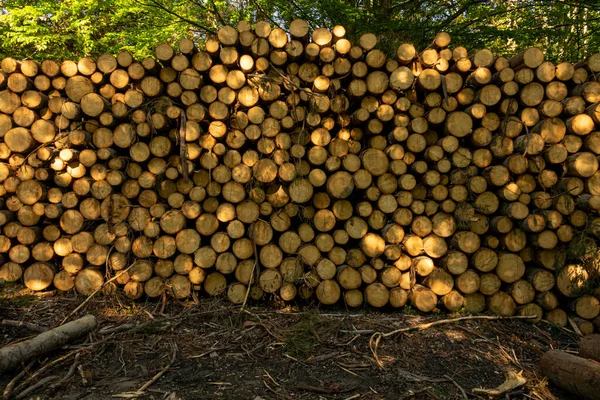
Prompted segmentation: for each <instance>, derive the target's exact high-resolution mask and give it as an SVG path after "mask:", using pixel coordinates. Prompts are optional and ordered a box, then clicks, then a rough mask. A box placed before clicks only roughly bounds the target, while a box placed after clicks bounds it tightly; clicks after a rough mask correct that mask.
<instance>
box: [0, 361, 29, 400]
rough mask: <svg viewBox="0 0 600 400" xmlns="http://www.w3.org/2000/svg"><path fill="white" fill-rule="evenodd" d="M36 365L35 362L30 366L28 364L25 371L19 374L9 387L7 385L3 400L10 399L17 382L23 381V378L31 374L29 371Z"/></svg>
mask: <svg viewBox="0 0 600 400" xmlns="http://www.w3.org/2000/svg"><path fill="white" fill-rule="evenodd" d="M34 363H35V360H33V361H31V362H30V363H29V364H27V365H26V366H25V367H24V368H23V370H22V371H21V372H19V373H18V374H17V376H15V377H14V378H13V379H12V380H11V381H10V382H8V385H6V387H5V388H4V393H2V398H3V399H9V398H10V396H11V394H12V390H13V388H14V387H15V385H16V384H17V382H19V381H20V380H21V378H23V376H25V374H27V373H29V370H30V369H31V367H33V364H34Z"/></svg>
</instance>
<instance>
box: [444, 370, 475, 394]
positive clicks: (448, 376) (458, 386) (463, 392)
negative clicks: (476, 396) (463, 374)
mask: <svg viewBox="0 0 600 400" xmlns="http://www.w3.org/2000/svg"><path fill="white" fill-rule="evenodd" d="M444 378H446V379H448V380H449V381H450V382H452V383H453V384H454V386H456V387H457V388H458V390H460V392H461V393H462V396H463V398H464V399H469V398H468V397H467V392H465V389H463V388H462V386H460V385H459V384H458V382H456V381H455V380H454V379H452V378H451V377H450V375H444Z"/></svg>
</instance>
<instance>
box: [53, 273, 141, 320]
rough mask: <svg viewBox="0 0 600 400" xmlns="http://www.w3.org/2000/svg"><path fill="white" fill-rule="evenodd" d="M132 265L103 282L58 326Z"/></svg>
mask: <svg viewBox="0 0 600 400" xmlns="http://www.w3.org/2000/svg"><path fill="white" fill-rule="evenodd" d="M134 265H135V263H134V264H131V265H130V266H129V267H127V268H125V269H124V270H122V271H119V273H117V274H116V275H115V276H113V277H112V278H110V279H109V280H107V281H106V282H104V284H102V286H100V287H99V288H98V289H96V290H95V291H94V292H93V293H92V294H90V295H89V296H88V297H87V299H85V300H84V301H83V302H82V303H81V304H80V305H78V306H77V307H76V308H75V309H74V310H73V311H71V313H69V315H67V316H66V317H65V319H63V320H62V322H61V323H60V324H61V325H62V324H64V323H65V322H67V321H68V320H69V318H71V317H72V316H73V315H75V314H76V313H77V311H79V310H81V309H82V308H83V306H85V305H86V304H87V303H88V301H90V300H91V299H92V297H94V296H95V295H96V294H97V293H98V292H99V291H101V290H102V289H104V287H105V286H106V285H108V284H109V283H111V282H112V281H114V280H115V279H117V278H118V277H120V276H121V275H122V274H124V273H125V272H127V271H129V269H130V268H131V267H133V266H134Z"/></svg>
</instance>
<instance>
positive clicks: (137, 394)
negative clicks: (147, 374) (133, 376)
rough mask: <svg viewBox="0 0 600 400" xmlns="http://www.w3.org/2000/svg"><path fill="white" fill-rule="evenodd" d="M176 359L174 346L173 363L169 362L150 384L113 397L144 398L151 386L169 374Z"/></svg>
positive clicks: (175, 347) (147, 383) (174, 346)
mask: <svg viewBox="0 0 600 400" xmlns="http://www.w3.org/2000/svg"><path fill="white" fill-rule="evenodd" d="M176 358H177V346H176V345H173V355H172V356H171V361H169V364H167V366H166V367H164V368H163V369H162V370H161V371H160V372H159V373H158V374H156V375H154V377H153V378H152V379H150V380H149V381H148V382H146V383H145V384H144V385H143V386H142V387H141V388H139V389H138V390H136V391H135V392H124V393H119V394H115V395H113V396H112V397H118V398H122V399H131V398H138V397H140V396H142V395H143V394H144V391H145V390H146V389H148V388H149V387H150V386H152V385H153V384H154V383H155V382H156V381H157V380H159V379H160V377H161V376H163V375H164V374H166V373H167V371H168V370H169V369H170V368H171V367H172V366H173V363H175V359H176Z"/></svg>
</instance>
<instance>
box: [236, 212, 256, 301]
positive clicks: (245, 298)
mask: <svg viewBox="0 0 600 400" xmlns="http://www.w3.org/2000/svg"><path fill="white" fill-rule="evenodd" d="M254 227H255V224H254V223H252V232H251V233H252V234H251V235H250V238H251V239H252V245H253V246H254V265H252V272H251V273H250V281H248V287H247V288H246V296H245V297H244V302H243V303H242V308H241V309H240V312H242V311H244V308H246V303H247V302H248V295H249V294H250V288H251V287H252V284H253V283H254V271H256V267H257V264H258V251H257V250H256V242H255V241H254Z"/></svg>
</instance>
